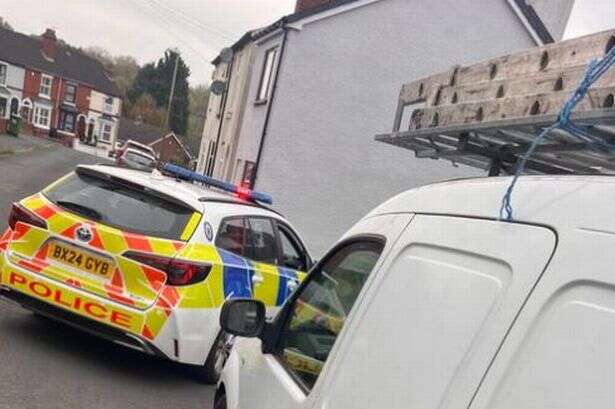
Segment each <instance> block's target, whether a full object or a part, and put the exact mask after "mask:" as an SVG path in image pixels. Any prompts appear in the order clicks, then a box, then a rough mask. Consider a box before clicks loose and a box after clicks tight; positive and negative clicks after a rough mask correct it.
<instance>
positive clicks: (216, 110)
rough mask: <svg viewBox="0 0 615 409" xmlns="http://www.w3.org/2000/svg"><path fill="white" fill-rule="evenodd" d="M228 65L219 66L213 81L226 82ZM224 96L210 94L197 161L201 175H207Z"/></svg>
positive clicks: (216, 68) (214, 72)
mask: <svg viewBox="0 0 615 409" xmlns="http://www.w3.org/2000/svg"><path fill="white" fill-rule="evenodd" d="M227 67H228V64H226V63H220V64H218V65H217V66H216V67H215V69H214V71H213V73H212V77H211V80H212V82H214V81H216V80H220V81H224V80H226V71H227ZM221 102H222V96H221V95H215V94H213V93H212V94H210V95H209V102H208V104H207V114H206V115H207V116H206V119H205V126H204V127H203V137H202V138H201V147H200V149H199V158H198V160H197V167H196V170H197V172H199V173H206V170H207V169H206V168H207V166H208V157H209V156H211V150H212V148H213V144H214V143H215V141H216V139H217V136H218V128H219V126H220V115H219V114H220V111H221V108H220V107H221V105H220V104H221Z"/></svg>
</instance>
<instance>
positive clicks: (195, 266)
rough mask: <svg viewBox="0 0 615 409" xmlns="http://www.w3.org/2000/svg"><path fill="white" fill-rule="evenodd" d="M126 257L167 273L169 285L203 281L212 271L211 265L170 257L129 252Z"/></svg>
mask: <svg viewBox="0 0 615 409" xmlns="http://www.w3.org/2000/svg"><path fill="white" fill-rule="evenodd" d="M124 257H126V258H129V259H131V260H135V261H137V262H139V263H141V264H145V265H148V266H150V267H153V268H155V269H157V270H161V271H164V272H165V273H167V284H169V285H175V286H182V285H190V284H195V283H198V282H200V281H203V280H205V279H206V278H207V276H208V275H209V272H210V271H211V265H209V264H201V263H195V262H192V261H187V260H178V259H174V258H170V257H162V256H156V255H153V254H144V253H137V252H134V251H129V252H127V253H125V254H124Z"/></svg>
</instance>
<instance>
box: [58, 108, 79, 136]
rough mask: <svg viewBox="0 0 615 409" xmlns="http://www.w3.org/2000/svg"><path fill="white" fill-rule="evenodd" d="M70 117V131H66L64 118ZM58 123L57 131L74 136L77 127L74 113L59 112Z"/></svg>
mask: <svg viewBox="0 0 615 409" xmlns="http://www.w3.org/2000/svg"><path fill="white" fill-rule="evenodd" d="M69 116H70V117H72V118H73V120H72V121H71V123H72V129H66V124H67V121H66V118H67V117H69ZM59 119H60V123H59V124H58V125H59V126H58V129H59V130H60V131H62V132H68V133H70V134H74V133H75V131H76V129H75V128H76V127H77V114H75V113H74V112H68V111H60V118H59Z"/></svg>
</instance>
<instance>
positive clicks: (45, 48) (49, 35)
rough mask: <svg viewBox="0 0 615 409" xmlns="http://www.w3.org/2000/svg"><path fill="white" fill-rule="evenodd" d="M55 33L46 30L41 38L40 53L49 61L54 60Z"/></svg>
mask: <svg viewBox="0 0 615 409" xmlns="http://www.w3.org/2000/svg"><path fill="white" fill-rule="evenodd" d="M56 42H57V38H56V32H55V30H52V29H50V28H48V29H47V30H45V32H44V33H43V35H42V36H41V51H42V52H43V54H44V55H45V57H47V58H49V59H50V60H54V59H55V58H56Z"/></svg>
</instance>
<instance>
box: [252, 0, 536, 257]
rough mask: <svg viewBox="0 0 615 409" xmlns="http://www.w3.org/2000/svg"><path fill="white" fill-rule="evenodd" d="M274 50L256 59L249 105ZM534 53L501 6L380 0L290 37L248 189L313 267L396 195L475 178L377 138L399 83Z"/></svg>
mask: <svg viewBox="0 0 615 409" xmlns="http://www.w3.org/2000/svg"><path fill="white" fill-rule="evenodd" d="M277 41H279V39H273V40H272V41H269V42H268V43H266V44H263V45H261V46H260V47H259V50H258V52H257V55H256V56H255V69H254V72H255V73H254V75H253V81H252V83H251V94H252V96H251V97H250V98H252V99H251V100H252V101H253V100H254V98H253V95H254V93H255V92H256V91H255V89H256V87H257V86H258V81H254V77H255V76H256V75H259V74H260V71H261V67H262V57H263V55H264V51H265V50H266V49H267V48H268V47H270V46H271V45H272V44H273V43H275V42H277ZM534 45H535V44H534V42H533V41H532V39H531V37H530V36H529V34H528V32H527V30H526V29H525V28H524V27H523V26H522V24H521V22H520V20H519V19H518V18H517V16H516V15H515V14H514V13H513V11H512V9H511V8H510V6H509V5H508V3H507V2H506V0H439V1H407V0H381V1H377V2H373V3H371V4H369V5H366V6H363V7H360V8H357V9H354V10H351V11H348V12H345V13H343V14H338V15H336V16H333V17H329V18H326V19H322V20H318V21H315V22H312V23H309V24H306V25H304V26H303V27H302V29H301V31H296V30H291V31H290V32H289V37H288V45H287V48H286V54H285V56H284V61H283V65H282V69H281V73H280V79H279V84H278V91H277V95H276V98H275V101H274V104H273V108H272V113H271V119H270V124H269V130H268V135H267V137H266V141H265V149H264V152H263V157H262V163H261V167H260V171H259V174H258V179H257V183H256V189H257V190H262V191H264V192H267V193H270V194H271V195H272V196H273V197H274V205H275V208H276V209H278V210H280V211H281V212H283V213H284V214H285V215H286V216H287V217H288V218H289V220H291V222H292V223H293V224H294V225H295V226H296V227H297V228H298V230H299V231H300V232H301V233H302V235H303V237H304V238H305V239H306V241H307V243H308V246H309V247H310V248H311V249H312V251H313V252H314V253H315V255H316V256H317V257H320V256H321V255H322V253H323V251H325V250H326V249H327V248H328V247H329V246H330V245H331V244H332V243H333V242H334V241H335V240H337V238H338V237H339V236H340V235H341V234H342V233H343V232H344V231H345V230H347V229H348V228H349V227H350V226H351V225H352V224H354V223H355V222H356V221H357V220H359V219H360V218H361V217H362V216H363V215H364V214H365V213H366V212H368V211H369V210H370V209H372V208H373V207H375V206H376V205H378V204H379V203H381V202H382V201H384V200H386V199H388V198H390V197H391V196H393V195H395V194H396V193H398V192H401V191H404V190H407V189H410V188H413V187H417V186H421V185H425V184H428V183H432V182H436V181H440V180H444V179H450V178H455V177H462V176H473V175H480V174H482V173H481V172H480V171H477V170H475V169H470V168H465V167H460V168H454V167H452V166H451V165H450V163H448V162H444V161H432V160H426V159H421V160H419V159H415V158H414V156H413V154H412V153H411V152H410V151H407V150H404V149H400V148H395V147H392V146H388V145H385V144H382V143H377V142H375V141H374V135H375V134H377V133H383V132H388V131H390V129H391V127H392V123H393V117H394V113H395V108H396V103H397V96H398V94H399V90H400V87H401V84H402V83H405V82H408V81H411V80H413V79H417V78H420V77H423V76H427V75H430V74H433V73H436V72H439V71H444V70H446V69H448V68H449V67H450V66H451V65H453V64H464V63H470V62H476V61H478V60H481V59H486V58H490V57H494V56H496V55H499V54H503V53H507V52H512V51H517V50H520V49H524V48H528V47H531V46H534ZM265 111H266V107H265V106H252V107H251V109H250V110H246V114H245V118H244V128H243V129H242V138H244V137H245V136H246V135H257V134H258V135H260V132H261V130H262V123H263V120H264V112H265ZM251 149H253V148H251ZM496 211H497V209H494V215H495V214H496Z"/></svg>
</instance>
